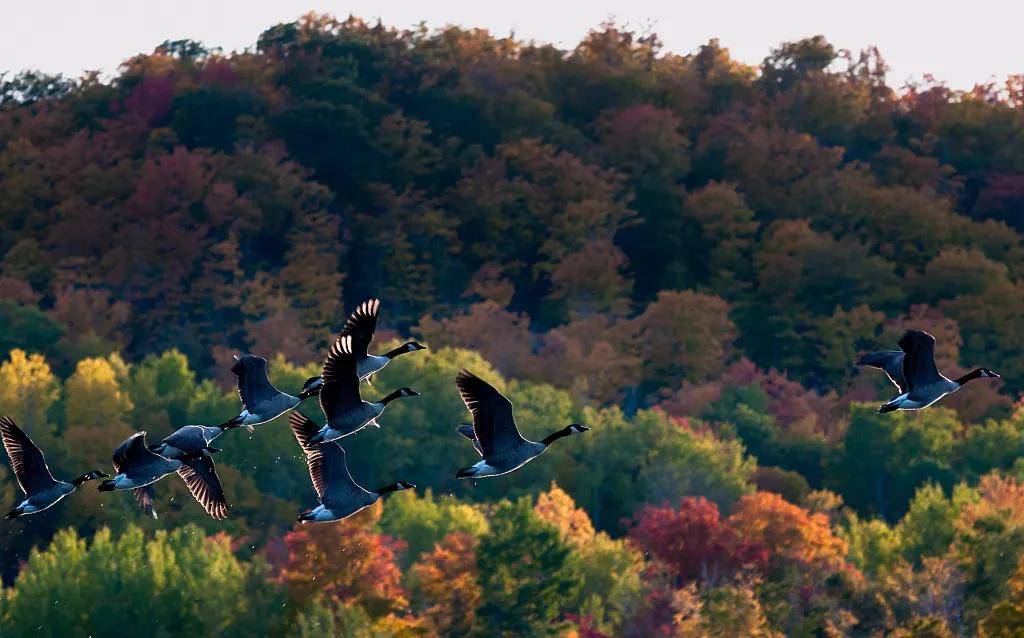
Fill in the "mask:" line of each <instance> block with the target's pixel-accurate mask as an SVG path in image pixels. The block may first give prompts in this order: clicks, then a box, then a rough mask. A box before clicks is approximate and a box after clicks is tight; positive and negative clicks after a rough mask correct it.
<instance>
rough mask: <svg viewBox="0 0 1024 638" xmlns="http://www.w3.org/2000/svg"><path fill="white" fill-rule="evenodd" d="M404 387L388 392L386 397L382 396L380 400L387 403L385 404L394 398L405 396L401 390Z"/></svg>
mask: <svg viewBox="0 0 1024 638" xmlns="http://www.w3.org/2000/svg"><path fill="white" fill-rule="evenodd" d="M404 389H405V388H399V389H398V390H395V391H394V392H392V393H391V394H389V395H387V396H386V397H384V398H383V399H381V400H380V402H381V403H383V404H384V405H387V404H389V403H391V402H392V401H394V400H395V399H401V398H403V397H405V396H406V395H405V394H404V393H403V392H402V391H403V390H404Z"/></svg>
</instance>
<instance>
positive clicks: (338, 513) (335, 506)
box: [288, 411, 416, 523]
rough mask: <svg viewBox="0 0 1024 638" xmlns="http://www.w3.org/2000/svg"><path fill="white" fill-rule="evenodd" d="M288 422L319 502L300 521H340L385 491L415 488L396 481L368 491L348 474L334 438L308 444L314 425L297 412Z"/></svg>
mask: <svg viewBox="0 0 1024 638" xmlns="http://www.w3.org/2000/svg"><path fill="white" fill-rule="evenodd" d="M288 424H289V425H290V426H291V428H292V433H293V434H294V435H295V440H296V441H298V443H299V447H301V448H302V451H303V452H304V453H305V455H306V465H307V467H308V468H309V478H310V480H311V481H312V482H313V489H315V490H316V495H317V497H318V498H319V500H320V505H318V506H317V507H315V508H313V509H311V510H308V511H306V512H303V513H302V514H300V515H299V518H298V520H299V521H300V522H303V523H327V522H330V521H337V520H341V519H343V518H347V517H349V516H351V515H353V514H355V513H356V512H358V511H360V510H363V509H365V508H367V507H369V506H370V505H373V504H374V503H376V502H377V500H378V499H379V498H380V497H381V496H383V495H384V494H386V493H388V492H395V491H398V490H408V489H413V488H415V487H416V486H415V485H413V484H412V483H408V482H406V481H398V482H395V483H391V484H389V485H385V486H384V487H382V488H380V489H379V490H375V491H372V492H371V491H369V490H366V489H363V488H362V487H361V486H360V485H359V484H358V483H356V482H355V480H354V479H353V478H352V474H350V473H349V471H348V464H347V463H346V462H345V450H344V448H342V447H341V445H339V444H338V443H337V442H335V441H328V442H327V443H320V444H316V443H312V442H311V441H312V439H313V438H314V437H315V436H316V434H317V431H318V428H317V425H316V424H315V423H313V421H311V420H310V419H309V418H307V417H306V416H305V415H304V414H302V413H301V412H297V411H296V412H292V413H291V414H290V415H288Z"/></svg>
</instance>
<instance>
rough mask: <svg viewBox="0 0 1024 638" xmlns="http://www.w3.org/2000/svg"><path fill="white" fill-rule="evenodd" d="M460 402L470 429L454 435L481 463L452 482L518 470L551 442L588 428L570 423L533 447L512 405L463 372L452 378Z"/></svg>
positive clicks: (488, 385)
mask: <svg viewBox="0 0 1024 638" xmlns="http://www.w3.org/2000/svg"><path fill="white" fill-rule="evenodd" d="M455 384H456V385H457V386H458V387H459V394H460V395H462V402H463V403H465V404H466V408H467V409H468V410H469V412H470V413H471V414H472V415H473V425H472V427H469V425H468V424H463V425H461V426H459V428H458V430H457V431H458V432H459V434H462V435H463V436H465V437H466V438H468V439H469V440H470V441H472V442H473V447H475V448H476V451H477V452H479V453H480V456H482V457H483V460H481V461H479V462H477V463H476V465H473V466H472V467H464V468H462V469H461V470H459V471H458V472H457V473H456V474H455V478H480V477H484V476H500V475H502V474H508V473H509V472H511V471H513V470H515V469H518V468H519V467H522V466H523V465H524V464H526V463H528V462H529V461H532V460H533V459H535V458H537V457H538V456H540V455H541V454H542V453H543V452H544V450H546V449H548V446H549V445H551V444H552V443H553V442H554V441H557V440H558V439H560V438H562V437H565V436H569V435H570V434H576V433H579V432H586V431H587V430H589V429H590V428H588V427H587V426H585V425H580V424H579V423H573V424H571V425H567V426H566V427H564V428H562V429H561V430H558V431H557V432H554V433H552V434H549V435H548V436H546V437H544V439H542V440H541V441H540V443H537V442H536V441H530V440H527V439H524V438H523V435H521V434H520V433H519V428H517V427H516V421H515V417H514V416H513V414H512V402H511V401H509V400H508V399H507V398H505V397H504V396H503V395H502V394H501V393H500V392H498V391H497V390H495V389H494V388H493V387H492V386H491V385H490V384H488V383H487V382H486V381H484V380H483V379H481V378H480V377H478V376H476V375H474V374H473V373H471V372H469V371H467V370H460V371H459V373H458V375H457V376H456V377H455Z"/></svg>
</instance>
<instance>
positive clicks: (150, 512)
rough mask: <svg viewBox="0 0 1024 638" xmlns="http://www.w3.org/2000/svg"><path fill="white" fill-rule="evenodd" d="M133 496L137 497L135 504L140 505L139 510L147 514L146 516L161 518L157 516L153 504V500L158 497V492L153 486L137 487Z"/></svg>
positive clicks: (133, 491)
mask: <svg viewBox="0 0 1024 638" xmlns="http://www.w3.org/2000/svg"><path fill="white" fill-rule="evenodd" d="M132 496H134V497H135V502H136V503H138V505H139V509H141V510H142V511H143V512H145V513H146V516H152V517H153V518H160V517H159V516H157V513H156V506H155V505H154V503H153V499H154V497H155V496H156V490H154V489H153V485H152V484H150V485H146V486H144V487H136V488H135V489H133V490H132Z"/></svg>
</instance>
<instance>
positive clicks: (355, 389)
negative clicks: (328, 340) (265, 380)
mask: <svg viewBox="0 0 1024 638" xmlns="http://www.w3.org/2000/svg"><path fill="white" fill-rule="evenodd" d="M353 343H354V340H353V338H352V336H351V335H347V334H341V335H340V336H339V337H338V338H337V339H335V340H334V344H333V345H332V346H331V350H330V352H328V353H327V358H326V359H325V360H324V367H323V375H322V378H323V387H322V388H321V389H320V408H321V409H322V410H323V411H324V415H325V416H326V417H327V423H326V424H325V425H324V426H323V427H322V428H320V431H319V432H317V433H316V434H315V435H314V436H313V437H312V443H314V444H316V443H323V442H325V441H334V440H336V439H340V438H342V437H345V436H349V435H350V434H354V433H356V432H358V431H359V430H361V429H363V428H364V427H366V426H367V425H369V424H371V423H372V424H373V425H378V424H377V418H378V417H380V415H381V414H383V413H384V408H386V407H387V405H388V403H390V402H391V401H393V400H395V399H400V398H404V397H414V396H418V395H419V393H418V392H416V391H415V390H412V389H410V388H399V389H398V390H395V391H394V392H392V393H391V394H389V395H387V396H385V397H384V398H383V399H381V400H380V401H375V402H372V403H371V402H368V401H364V400H363V399H362V397H361V396H360V394H359V378H358V376H357V373H356V359H355V355H354V354H353V351H352V347H353Z"/></svg>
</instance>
